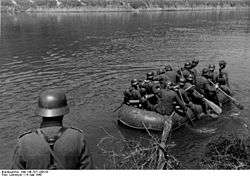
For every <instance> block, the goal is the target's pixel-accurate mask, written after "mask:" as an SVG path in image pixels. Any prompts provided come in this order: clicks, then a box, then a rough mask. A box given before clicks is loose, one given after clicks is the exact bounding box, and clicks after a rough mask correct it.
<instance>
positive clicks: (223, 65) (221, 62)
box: [219, 60, 227, 68]
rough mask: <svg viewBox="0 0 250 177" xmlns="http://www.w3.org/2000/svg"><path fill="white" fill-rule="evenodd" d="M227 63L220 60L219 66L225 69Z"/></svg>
mask: <svg viewBox="0 0 250 177" xmlns="http://www.w3.org/2000/svg"><path fill="white" fill-rule="evenodd" d="M226 64H227V63H226V62H225V60H220V61H219V66H220V68H225V67H226Z"/></svg>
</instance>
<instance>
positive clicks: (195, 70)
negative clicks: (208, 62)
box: [191, 58, 199, 80]
mask: <svg viewBox="0 0 250 177" xmlns="http://www.w3.org/2000/svg"><path fill="white" fill-rule="evenodd" d="M198 64H199V60H198V59H196V58H195V59H193V60H192V62H191V71H192V73H193V74H194V80H195V78H196V77H197V76H198V71H197V69H196V67H197V66H198Z"/></svg>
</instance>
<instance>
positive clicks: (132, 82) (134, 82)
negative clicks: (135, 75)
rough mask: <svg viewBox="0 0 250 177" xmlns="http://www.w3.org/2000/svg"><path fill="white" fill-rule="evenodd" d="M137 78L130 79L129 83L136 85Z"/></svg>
mask: <svg viewBox="0 0 250 177" xmlns="http://www.w3.org/2000/svg"><path fill="white" fill-rule="evenodd" d="M138 84H139V83H138V80H137V79H132V80H131V85H132V86H134V85H138Z"/></svg>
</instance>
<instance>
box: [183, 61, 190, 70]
mask: <svg viewBox="0 0 250 177" xmlns="http://www.w3.org/2000/svg"><path fill="white" fill-rule="evenodd" d="M191 67H192V66H191V63H190V62H186V63H185V64H184V68H186V69H190V68H191Z"/></svg>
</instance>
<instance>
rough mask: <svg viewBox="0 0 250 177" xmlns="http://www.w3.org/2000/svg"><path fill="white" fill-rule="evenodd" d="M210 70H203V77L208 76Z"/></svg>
mask: <svg viewBox="0 0 250 177" xmlns="http://www.w3.org/2000/svg"><path fill="white" fill-rule="evenodd" d="M208 72H209V69H208V68H203V70H202V76H208Z"/></svg>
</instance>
